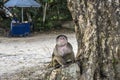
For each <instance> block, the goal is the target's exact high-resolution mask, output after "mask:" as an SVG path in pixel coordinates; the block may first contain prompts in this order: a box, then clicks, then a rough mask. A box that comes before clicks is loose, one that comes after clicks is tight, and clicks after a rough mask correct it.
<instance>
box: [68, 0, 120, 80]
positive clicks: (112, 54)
mask: <svg viewBox="0 0 120 80" xmlns="http://www.w3.org/2000/svg"><path fill="white" fill-rule="evenodd" d="M67 1H68V8H69V10H70V12H71V14H72V18H73V21H74V22H75V32H76V38H77V42H78V53H77V56H76V59H77V60H78V63H79V66H80V69H81V76H82V79H80V80H118V79H119V78H120V77H119V72H120V71H118V70H117V66H118V65H119V64H120V63H119V62H120V61H119V60H120V59H119V57H120V26H119V25H120V10H119V6H120V5H119V0H67Z"/></svg>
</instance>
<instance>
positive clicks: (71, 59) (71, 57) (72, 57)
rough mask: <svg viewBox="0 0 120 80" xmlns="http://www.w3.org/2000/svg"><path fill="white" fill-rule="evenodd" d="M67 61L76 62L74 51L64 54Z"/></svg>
mask: <svg viewBox="0 0 120 80" xmlns="http://www.w3.org/2000/svg"><path fill="white" fill-rule="evenodd" d="M64 59H65V61H66V62H72V63H73V62H75V57H74V53H69V54H66V55H65V56H64Z"/></svg>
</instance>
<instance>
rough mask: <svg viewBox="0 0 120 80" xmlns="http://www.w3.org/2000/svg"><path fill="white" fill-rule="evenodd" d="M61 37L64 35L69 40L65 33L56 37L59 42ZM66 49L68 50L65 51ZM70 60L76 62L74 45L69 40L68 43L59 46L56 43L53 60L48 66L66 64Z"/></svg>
mask: <svg viewBox="0 0 120 80" xmlns="http://www.w3.org/2000/svg"><path fill="white" fill-rule="evenodd" d="M60 37H64V38H65V39H66V40H67V37H66V36H65V35H59V36H58V37H57V38H56V41H57V42H58V39H59V38H60ZM64 49H65V50H66V51H64ZM61 51H62V52H61ZM68 61H70V62H74V61H75V56H74V52H73V48H72V45H71V44H70V43H69V42H68V41H67V42H66V44H65V45H63V46H59V45H58V44H56V46H55V48H54V51H53V54H52V61H51V63H50V64H49V65H48V68H49V67H57V66H66V65H67V62H68Z"/></svg>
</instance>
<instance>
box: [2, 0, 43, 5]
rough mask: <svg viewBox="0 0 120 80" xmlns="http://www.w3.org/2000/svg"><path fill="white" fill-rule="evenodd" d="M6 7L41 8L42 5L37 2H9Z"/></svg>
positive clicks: (18, 0)
mask: <svg viewBox="0 0 120 80" xmlns="http://www.w3.org/2000/svg"><path fill="white" fill-rule="evenodd" d="M4 6H6V7H40V6H41V5H40V4H39V3H37V2H36V1H35V0H9V1H7V2H6V3H5V4H4Z"/></svg>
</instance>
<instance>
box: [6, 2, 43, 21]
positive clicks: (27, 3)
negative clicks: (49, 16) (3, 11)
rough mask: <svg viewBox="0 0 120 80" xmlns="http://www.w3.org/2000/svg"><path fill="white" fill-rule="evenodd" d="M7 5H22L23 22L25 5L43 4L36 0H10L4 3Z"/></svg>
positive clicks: (35, 5) (37, 5)
mask: <svg viewBox="0 0 120 80" xmlns="http://www.w3.org/2000/svg"><path fill="white" fill-rule="evenodd" d="M4 6H5V7H22V22H23V7H40V6H41V5H40V4H39V3H37V2H36V1H35V0H9V1H7V2H6V3H5V4H4Z"/></svg>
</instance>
